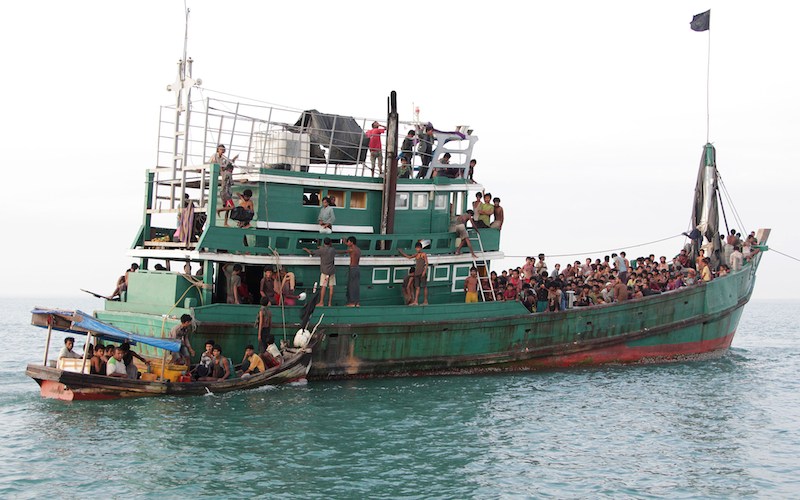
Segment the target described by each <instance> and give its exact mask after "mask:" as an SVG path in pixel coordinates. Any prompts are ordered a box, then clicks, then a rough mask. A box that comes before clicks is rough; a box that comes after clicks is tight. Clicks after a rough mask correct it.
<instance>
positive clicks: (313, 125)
mask: <svg viewBox="0 0 800 500" xmlns="http://www.w3.org/2000/svg"><path fill="white" fill-rule="evenodd" d="M176 121H177V123H176ZM375 121H377V122H378V123H379V124H380V125H381V127H383V126H385V121H383V120H375V119H373V118H356V117H352V116H344V115H334V114H328V113H321V112H318V111H316V110H305V111H303V110H298V109H291V108H286V107H279V106H275V105H267V104H261V103H252V102H234V101H228V100H223V99H213V98H207V99H205V100H204V101H201V102H195V103H193V104H192V106H191V107H190V108H189V109H186V110H184V109H181V110H180V113H176V108H175V106H163V107H162V108H161V111H160V119H159V133H158V153H157V158H156V166H157V167H156V169H155V170H154V173H155V175H154V178H153V182H154V184H155V192H154V202H153V203H152V205H151V208H152V209H154V210H157V211H162V212H163V211H176V210H177V209H179V208H180V206H181V205H182V203H181V200H182V199H183V194H184V193H186V191H187V186H193V187H194V189H197V188H199V189H200V191H201V193H200V195H199V198H201V199H202V198H203V197H205V196H207V192H206V191H207V189H208V178H207V174H204V173H203V172H204V169H203V168H202V166H203V165H206V164H208V163H209V160H210V158H211V156H212V155H213V154H214V152H215V150H216V146H217V145H218V144H224V145H225V147H226V156H227V157H228V158H233V157H235V156H238V160H237V161H236V162H235V166H236V172H237V173H257V172H261V171H262V169H264V168H273V169H284V170H295V171H305V172H313V173H321V174H338V175H352V176H373V177H375V176H379V175H381V173H382V172H385V170H386V168H387V163H388V160H389V159H388V158H387V155H386V143H387V140H386V134H385V133H383V134H381V136H380V137H381V151H380V154H379V155H375V156H376V157H375V158H373V155H372V154H370V149H369V139H368V137H367V136H366V131H367V130H370V129H371V128H372V123H373V122H375ZM454 128H456V129H457V130H454V131H452V132H442V131H435V132H434V135H433V137H432V139H433V147H432V152H431V154H430V159H429V162H430V164H429V165H428V167H429V168H427V169H421V170H420V167H422V165H423V163H424V162H425V163H427V162H426V161H425V158H424V156H423V155H421V154H420V153H419V152H418V142H419V140H418V139H416V138H415V139H414V140H413V141H412V142H413V144H412V147H411V149H410V151H409V150H406V151H405V153H406V155H407V156H410V160H411V161H410V162H409V169H410V170H411V175H412V176H413V175H414V172H415V171H417V172H419V171H421V172H422V173H424V177H426V178H430V177H431V176H434V175H448V176H463V177H465V178H466V176H467V171H468V167H469V162H470V160H471V159H472V149H473V146H474V145H475V143H476V142H477V140H478V138H477V136H474V135H472V133H471V132H472V131H471V130H468V129H467V127H466V126H459V127H454ZM409 130H414V131H415V134H416V137H418V136H419V135H420V134H422V133H424V125H423V124H421V123H417V122H401V124H400V129H399V133H400V135H401V137H400V138H399V141H398V150H399V151H398V154H402V153H403V152H404V151H401V149H402V148H401V146H400V144H402V142H403V139H404V138H405V136H406V134H407V133H408V131H409ZM445 153H449V163H447V162H446V160H444V156H445ZM378 156H379V157H380V159H378V158H377V157H378ZM418 175H419V174H418ZM159 186H161V189H159ZM164 187H167V189H164ZM193 198H195V199H197V197H194V196H193ZM203 206H204V203H202V202H201V203H200V208H203Z"/></svg>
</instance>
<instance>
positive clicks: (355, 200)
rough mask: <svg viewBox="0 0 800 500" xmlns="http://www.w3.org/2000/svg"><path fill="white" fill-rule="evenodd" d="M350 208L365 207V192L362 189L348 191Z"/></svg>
mask: <svg viewBox="0 0 800 500" xmlns="http://www.w3.org/2000/svg"><path fill="white" fill-rule="evenodd" d="M350 208H356V209H365V208H367V193H366V192H364V191H353V192H351V193H350Z"/></svg>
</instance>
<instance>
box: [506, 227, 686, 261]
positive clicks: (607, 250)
mask: <svg viewBox="0 0 800 500" xmlns="http://www.w3.org/2000/svg"><path fill="white" fill-rule="evenodd" d="M680 236H685V235H684V234H683V233H681V234H676V235H674V236H667V237H666V238H661V239H660V240H654V241H648V242H647V243H639V244H637V245H622V246H619V247H614V248H609V249H606V250H596V251H594V252H580V253H564V254H548V257H575V256H578V255H594V254H599V253H605V252H613V251H615V250H617V249H619V248H626V249H627V248H638V247H643V246H646V245H652V244H653V243H661V242H662V241H667V240H671V239H672V238H678V237H680ZM526 257H528V256H526V255H505V256H504V257H503V258H504V259H509V258H511V259H524V258H526Z"/></svg>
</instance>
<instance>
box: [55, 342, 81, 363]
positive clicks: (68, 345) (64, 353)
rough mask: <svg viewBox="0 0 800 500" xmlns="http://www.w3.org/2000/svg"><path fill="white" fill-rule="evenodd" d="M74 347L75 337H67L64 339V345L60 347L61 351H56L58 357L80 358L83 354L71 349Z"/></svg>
mask: <svg viewBox="0 0 800 500" xmlns="http://www.w3.org/2000/svg"><path fill="white" fill-rule="evenodd" d="M73 347H75V337H67V338H65V339H64V347H62V348H61V352H59V353H58V357H59V358H75V359H80V358H82V357H83V356H81V355H80V354H78V353H77V352H75V351H73V350H72V348H73Z"/></svg>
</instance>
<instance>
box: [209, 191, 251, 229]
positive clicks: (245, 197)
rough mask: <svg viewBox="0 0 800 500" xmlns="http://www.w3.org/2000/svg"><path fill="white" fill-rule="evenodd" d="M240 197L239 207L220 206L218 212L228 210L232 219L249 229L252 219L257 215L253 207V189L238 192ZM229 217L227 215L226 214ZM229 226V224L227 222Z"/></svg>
mask: <svg viewBox="0 0 800 500" xmlns="http://www.w3.org/2000/svg"><path fill="white" fill-rule="evenodd" d="M236 195H237V196H238V197H239V206H238V207H235V208H234V207H225V208H220V209H219V210H217V212H220V211H224V210H225V211H228V212H230V215H231V219H233V220H235V221H237V223H236V225H237V227H240V228H242V229H247V228H249V227H250V221H251V220H253V217H255V215H256V212H255V209H254V208H253V200H252V199H251V198H252V197H253V191H251V190H249V189H245V190H244V191H242V193H241V194H239V193H237V194H236ZM226 217H227V216H226ZM225 225H226V226H227V224H225Z"/></svg>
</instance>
